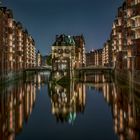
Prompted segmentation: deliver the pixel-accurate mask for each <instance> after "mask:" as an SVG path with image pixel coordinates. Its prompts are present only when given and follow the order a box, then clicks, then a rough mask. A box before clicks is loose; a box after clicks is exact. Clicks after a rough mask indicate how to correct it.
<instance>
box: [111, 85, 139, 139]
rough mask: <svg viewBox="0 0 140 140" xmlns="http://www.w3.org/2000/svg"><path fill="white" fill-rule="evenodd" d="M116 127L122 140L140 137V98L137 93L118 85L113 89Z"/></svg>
mask: <svg viewBox="0 0 140 140" xmlns="http://www.w3.org/2000/svg"><path fill="white" fill-rule="evenodd" d="M112 94H113V100H112V101H113V102H112V104H113V105H112V109H113V117H114V129H115V132H116V133H117V134H119V137H120V139H121V140H124V139H126V138H127V137H128V138H129V139H131V140H139V139H140V134H139V132H140V98H139V97H138V96H136V94H135V93H133V92H129V90H128V91H126V90H125V89H123V88H119V87H117V88H116V89H115V86H114V90H113V93H112Z"/></svg>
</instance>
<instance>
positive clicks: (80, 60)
mask: <svg viewBox="0 0 140 140" xmlns="http://www.w3.org/2000/svg"><path fill="white" fill-rule="evenodd" d="M73 38H74V41H75V58H76V60H75V61H76V62H75V67H76V68H79V67H84V66H85V65H86V56H85V40H84V37H83V35H81V36H73Z"/></svg>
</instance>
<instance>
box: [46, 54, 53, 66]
mask: <svg viewBox="0 0 140 140" xmlns="http://www.w3.org/2000/svg"><path fill="white" fill-rule="evenodd" d="M47 65H49V66H51V65H52V54H50V55H49V56H48V57H47Z"/></svg>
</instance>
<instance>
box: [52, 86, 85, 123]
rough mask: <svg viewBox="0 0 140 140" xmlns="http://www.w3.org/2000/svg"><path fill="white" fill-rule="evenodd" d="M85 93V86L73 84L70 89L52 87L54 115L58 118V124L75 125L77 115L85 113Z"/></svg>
mask: <svg viewBox="0 0 140 140" xmlns="http://www.w3.org/2000/svg"><path fill="white" fill-rule="evenodd" d="M85 91H86V90H85V85H84V84H74V83H71V85H70V86H69V87H68V88H66V87H62V86H59V85H54V86H52V87H51V91H50V97H51V104H52V114H54V115H55V116H56V119H57V122H59V121H61V122H69V123H73V122H74V120H75V119H76V114H77V113H80V112H84V108H85V99H86V94H85Z"/></svg>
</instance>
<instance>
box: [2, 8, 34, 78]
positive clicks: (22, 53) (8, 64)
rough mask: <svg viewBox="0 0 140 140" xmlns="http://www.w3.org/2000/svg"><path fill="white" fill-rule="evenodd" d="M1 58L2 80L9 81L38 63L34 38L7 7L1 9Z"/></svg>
mask: <svg viewBox="0 0 140 140" xmlns="http://www.w3.org/2000/svg"><path fill="white" fill-rule="evenodd" d="M0 56H1V57H0V80H3V79H6V80H8V79H9V78H10V77H11V76H12V75H15V74H18V73H20V72H22V70H23V69H26V68H32V67H34V66H35V63H36V58H35V57H36V56H35V42H34V40H33V38H32V37H31V36H30V35H29V34H28V32H27V31H26V30H24V29H23V26H22V24H21V23H20V22H16V21H15V20H14V18H13V13H12V11H11V10H10V9H7V8H6V7H0Z"/></svg>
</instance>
